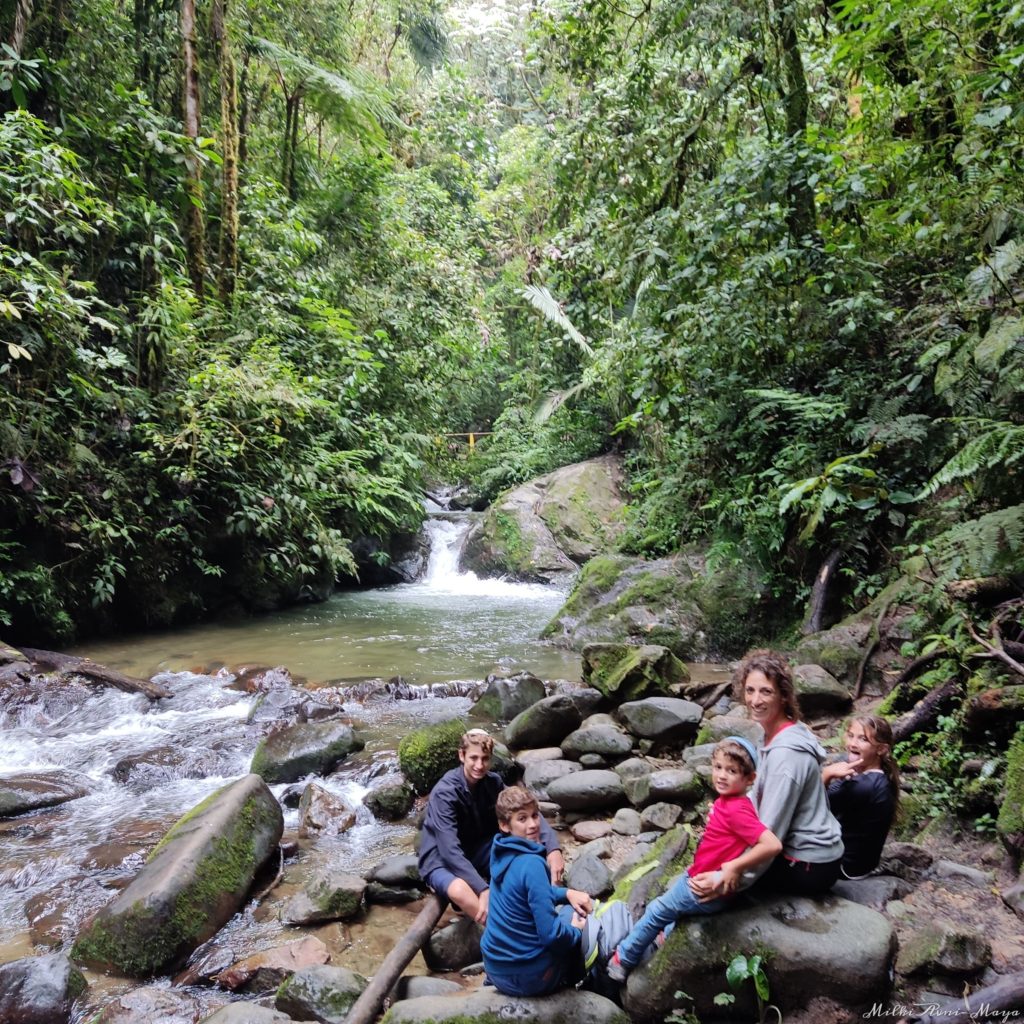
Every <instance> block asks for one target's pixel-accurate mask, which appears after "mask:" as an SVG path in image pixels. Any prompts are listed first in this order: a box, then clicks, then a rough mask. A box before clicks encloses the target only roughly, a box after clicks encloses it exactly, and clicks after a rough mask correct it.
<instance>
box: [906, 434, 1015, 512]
mask: <svg viewBox="0 0 1024 1024" xmlns="http://www.w3.org/2000/svg"><path fill="white" fill-rule="evenodd" d="M953 422H954V423H957V424H958V425H959V426H961V427H965V428H967V429H968V430H970V431H972V432H973V436H972V437H970V438H969V439H968V440H967V442H966V443H965V444H964V445H963V447H962V448H961V449H960V450H959V451H958V452H957V453H956V454H955V455H954V456H953V457H952V458H951V459H949V460H948V461H947V462H946V464H945V465H944V466H942V467H941V468H940V469H939V470H938V471H937V472H936V473H935V475H934V476H933V477H932V478H931V480H929V481H928V483H927V484H926V485H925V487H924V490H923V491H922V492H921V495H920V497H922V498H923V497H926V496H927V495H929V494H934V493H935V492H936V491H937V490H938V489H939V488H940V487H942V486H944V485H945V484H949V483H953V482H954V481H956V480H963V479H966V478H967V477H973V476H977V475H978V474H979V473H981V472H982V471H984V470H988V469H994V468H995V467H996V466H1011V465H1013V464H1014V463H1015V462H1017V461H1018V460H1020V459H1021V458H1024V425H1022V424H1018V423H1010V422H1009V421H1007V420H989V419H981V418H977V417H975V418H963V419H959V420H954V421H953Z"/></svg>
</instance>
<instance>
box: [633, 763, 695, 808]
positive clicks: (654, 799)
mask: <svg viewBox="0 0 1024 1024" xmlns="http://www.w3.org/2000/svg"><path fill="white" fill-rule="evenodd" d="M622 785H623V788H624V790H625V793H626V797H627V798H628V800H629V802H630V803H631V804H632V805H633V806H634V807H646V806H648V804H654V803H666V802H671V803H679V804H683V805H685V806H690V805H692V804H695V803H696V802H697V801H698V800H700V798H701V797H702V796H703V795H704V786H703V783H701V781H700V778H699V777H698V776H697V775H696V774H695V773H694V772H692V771H690V770H689V769H688V768H663V769H661V770H660V771H656V772H651V773H650V774H649V775H637V776H634V777H633V778H628V779H626V780H625V781H624V782H623V784H622Z"/></svg>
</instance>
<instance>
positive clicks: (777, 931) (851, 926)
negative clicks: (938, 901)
mask: <svg viewBox="0 0 1024 1024" xmlns="http://www.w3.org/2000/svg"><path fill="white" fill-rule="evenodd" d="M755 949H756V950H757V951H758V952H759V953H760V954H761V956H762V957H763V960H764V970H765V973H766V975H767V976H768V982H769V985H770V993H771V1002H772V1003H774V1004H775V1005H777V1006H778V1007H779V1009H780V1010H781V1011H782V1013H783V1015H784V1016H785V1015H786V1014H788V1013H789V1012H790V1011H792V1010H795V1009H797V1008H799V1007H802V1006H804V1005H806V1003H807V1002H808V1001H809V1000H811V999H813V998H814V997H815V996H827V997H828V998H830V999H832V1000H834V1001H835V1002H838V1003H841V1004H843V1005H846V1006H853V1007H857V1006H861V1005H865V1004H867V1003H869V1002H872V1001H877V1000H879V999H881V998H884V996H885V994H886V993H887V992H888V990H889V986H890V978H891V970H892V964H893V957H894V956H895V952H896V939H895V934H894V932H893V928H892V925H891V924H890V923H889V921H888V920H886V918H884V917H883V916H882V915H881V914H879V913H877V912H876V911H874V910H871V909H869V908H868V907H863V906H859V905H858V904H856V903H850V902H848V901H847V900H842V899H836V898H833V897H830V898H826V899H822V900H818V901H813V900H809V899H805V898H802V897H788V898H787V897H774V898H771V899H768V900H766V901H765V902H764V903H761V904H759V905H757V906H755V907H741V908H738V909H736V910H728V911H725V912H724V913H720V914H714V915H711V916H708V917H702V918H699V919H694V918H683V919H682V920H681V921H680V922H679V924H677V926H676V927H675V929H674V930H673V931H672V933H671V934H670V935H669V936H668V939H667V940H666V942H665V945H664V946H663V947H662V948H661V949H660V950H659V951H658V952H657V953H656V954H655V955H654V956H653V957H652V958H651V959H650V960H649V961H647V963H645V964H644V965H642V966H641V967H640V968H638V969H637V970H636V971H634V972H633V973H632V974H631V975H630V976H629V982H628V984H627V986H626V990H625V1007H626V1009H627V1010H628V1011H629V1014H630V1016H631V1017H633V1018H634V1019H635V1020H638V1021H659V1022H660V1021H662V1020H664V1018H665V1016H666V1015H667V1014H668V1013H669V1012H670V1011H671V1010H672V1008H673V1007H675V1006H678V1005H679V1004H678V1003H677V1001H676V998H675V995H676V992H678V991H680V990H682V991H684V992H686V993H688V995H689V997H691V998H692V1003H688V1004H687V1006H688V1007H689V1008H692V1009H693V1011H694V1012H695V1013H696V1014H697V1016H698V1017H699V1018H700V1019H701V1020H702V1021H703V1020H713V1019H716V1018H717V1019H722V1018H726V1019H728V1020H737V1019H742V1018H744V1017H747V1018H749V1016H750V1014H751V1013H753V1012H755V1011H754V1006H753V997H752V991H753V989H752V986H749V985H748V986H747V987H746V988H745V989H744V990H743V991H742V992H740V993H737V1005H736V1006H735V1007H730V1008H728V1009H727V1010H723V1008H722V1007H720V1006H717V1005H716V1004H715V996H716V995H718V993H719V992H722V991H724V990H725V989H726V988H727V986H726V983H725V970H726V967H727V966H728V964H729V963H730V961H731V960H732V959H733V957H734V956H735V955H736V952H737V951H738V950H755ZM748 990H749V991H748Z"/></svg>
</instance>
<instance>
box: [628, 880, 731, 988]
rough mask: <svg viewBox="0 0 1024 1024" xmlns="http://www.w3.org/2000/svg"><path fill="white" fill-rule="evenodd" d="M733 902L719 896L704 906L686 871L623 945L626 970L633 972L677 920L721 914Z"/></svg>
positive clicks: (636, 926) (652, 907)
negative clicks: (652, 945) (663, 932)
mask: <svg viewBox="0 0 1024 1024" xmlns="http://www.w3.org/2000/svg"><path fill="white" fill-rule="evenodd" d="M729 902H730V901H729V899H728V898H727V897H723V896H718V897H716V898H715V899H713V900H708V901H707V903H701V902H700V901H699V900H698V899H697V897H696V896H695V895H694V893H693V890H692V889H691V888H690V875H689V872H686V871H684V872H683V875H682V877H681V878H680V879H679V880H678V881H677V882H676V884H675V885H673V886H672V888H671V889H669V891H668V892H666V893H664V894H663V895H662V896H659V897H658V898H657V899H656V900H655V901H654V902H653V903H652V904H651V905H650V906H649V907H648V908H647V912H646V913H645V914H644V916H643V917H641V918H640V920H639V921H637V923H636V924H635V925H634V926H633V930H632V931H631V932H630V933H629V934H628V935H627V936H626V937H625V938H624V939H623V940H622V942H620V943H619V960H621V961H622V966H623V967H627V968H630V969H632V968H633V967H636V965H637V964H638V963H640V961H641V960H642V959H643V955H644V953H645V952H646V950H647V947H648V946H649V945H650V944H651V943H652V942H653V941H654V940H655V939H656V938H657V935H658V932H660V931H661V930H662V929H663V928H667V927H668V926H669V925H673V924H675V922H676V919H677V918H680V917H695V916H697V915H700V914H717V913H718V911H719V910H722V909H724V908H725V907H727V906H728V905H729Z"/></svg>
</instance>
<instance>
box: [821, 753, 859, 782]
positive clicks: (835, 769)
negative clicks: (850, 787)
mask: <svg viewBox="0 0 1024 1024" xmlns="http://www.w3.org/2000/svg"><path fill="white" fill-rule="evenodd" d="M861 760H862V759H861V758H859V757H855V758H853V760H851V761H836V762H835V764H827V765H825V767H824V768H822V769H821V781H822V782H824V783H825V785H826V786H827V785H828V784H829V783H830V782H833V781H834V780H835V779H848V778H850V777H851V776H853V775H856V774H857V769H858V768H859V767H860V765H861Z"/></svg>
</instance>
